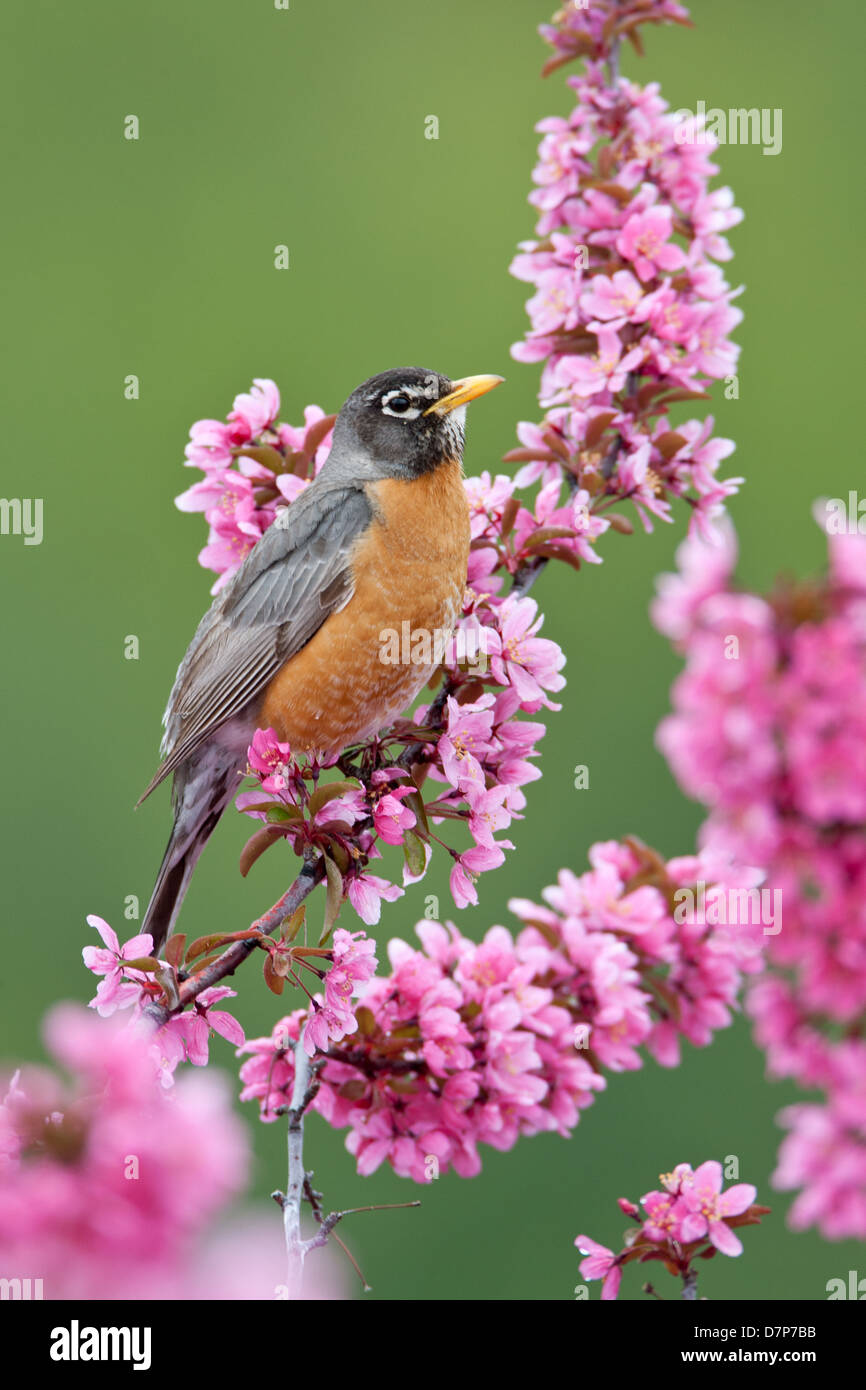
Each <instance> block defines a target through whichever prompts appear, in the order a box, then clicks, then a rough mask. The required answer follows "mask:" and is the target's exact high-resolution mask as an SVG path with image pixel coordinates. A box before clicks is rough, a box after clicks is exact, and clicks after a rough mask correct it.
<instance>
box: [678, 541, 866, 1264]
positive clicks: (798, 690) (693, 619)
mask: <svg viewBox="0 0 866 1390" xmlns="http://www.w3.org/2000/svg"><path fill="white" fill-rule="evenodd" d="M829 542H830V562H829V571H828V573H827V575H826V576H825V577H823V578H820V579H814V580H809V581H805V582H803V583H800V584H794V583H792V582H790V581H785V582H782V583H780V584H779V586H778V587H777V589H776V591H775V592H774V593H773V594H771V595H770V596H769V597H768V598H762V597H759V596H758V595H756V594H751V593H744V592H738V591H737V590H735V589H734V588H733V586H732V584H731V571H732V569H733V565H734V560H735V547H734V542H733V536H732V533H731V532H727V533H726V536H725V540H724V543H723V545H722V546H720V547H712V548H711V547H708V546H705V545H703V544H701V543H699V542H696V543H688V544H687V545H685V546H684V547H682V549H681V551H680V555H679V557H678V558H679V564H680V570H679V573H678V574H677V575H672V576H666V578H665V579H664V581H663V582H662V585H661V588H660V593H659V598H658V599H657V601H656V604H655V609H654V617H655V621H656V624H657V626H658V627H659V628H660V629H661V630H662V631H663V632H665V633H666V634H667V635H668V636H670V637H671V638H672V639H673V640H674V641H675V642H676V644H677V645H678V647H679V648H680V649H681V650H682V651H683V652H684V654H685V658H686V666H685V670H684V671H683V673H682V675H681V676H680V677H679V678H678V680H677V682H676V684H675V686H674V690H673V713H672V714H671V715H669V716H668V717H667V718H666V719H665V720H664V721H663V723H662V725H661V726H660V728H659V734H658V740H659V745H660V747H661V749H662V751H663V752H664V753H665V755H666V757H667V759H668V761H669V762H670V765H671V767H672V769H673V772H674V774H675V776H676V777H677V778H678V780H679V782H680V784H681V786H682V787H683V788H684V790H685V791H686V792H688V793H689V794H690V795H692V796H694V797H695V798H697V799H698V800H700V801H702V802H704V804H705V805H706V806H707V807H708V808H709V816H708V819H707V821H706V823H705V825H704V827H703V831H702V836H701V843H702V844H703V845H705V846H706V847H708V848H710V849H713V850H716V851H718V852H724V853H726V854H730V855H731V856H732V857H734V858H735V859H736V860H739V861H740V862H749V863H757V864H761V865H762V866H764V867H765V868H766V870H767V882H768V885H769V887H770V888H771V889H772V890H773V891H774V892H778V893H779V894H780V895H781V902H782V904H783V906H784V924H783V928H782V930H781V931H780V932H779V933H778V934H777V935H773V936H771V937H769V938H768V958H769V963H770V966H771V971H770V973H769V974H768V975H767V976H766V977H765V978H762V979H761V980H760V981H759V982H758V983H757V984H756V985H755V987H754V988H753V989H752V991H751V994H750V999H749V1010H750V1013H751V1014H752V1017H753V1018H754V1021H755V1036H756V1039H757V1041H758V1043H759V1044H760V1045H761V1046H762V1047H763V1048H764V1049H765V1050H766V1053H767V1059H768V1065H769V1070H770V1073H771V1074H772V1075H774V1076H780V1077H781V1076H787V1077H793V1078H795V1079H796V1080H797V1081H798V1082H799V1083H800V1084H801V1085H802V1086H804V1087H807V1088H810V1089H816V1088H817V1089H818V1090H820V1091H822V1092H823V1093H824V1099H823V1101H822V1102H821V1103H820V1104H802V1105H798V1106H793V1107H791V1108H789V1109H788V1110H787V1111H785V1112H784V1115H783V1117H782V1120H783V1123H784V1124H785V1125H786V1127H787V1128H789V1130H790V1133H789V1135H788V1137H787V1138H786V1139H785V1140H784V1142H783V1144H782V1148H781V1152H780V1160H779V1166H778V1169H777V1171H776V1174H775V1179H774V1180H775V1182H776V1184H777V1185H778V1186H779V1187H782V1188H786V1189H787V1188H800V1189H802V1191H801V1193H800V1195H799V1196H798V1198H797V1199H796V1201H795V1203H794V1206H793V1208H792V1212H791V1222H792V1224H793V1225H794V1226H795V1227H797V1228H800V1227H804V1226H808V1225H817V1226H818V1227H819V1228H820V1229H821V1231H822V1232H823V1233H824V1235H826V1236H828V1237H830V1238H839V1237H842V1236H855V1237H859V1238H861V1239H862V1238H864V1237H866V1081H864V1078H866V1040H864V1026H866V834H864V825H866V538H864V537H862V536H859V535H856V534H853V535H848V534H844V535H837V536H830V538H829Z"/></svg>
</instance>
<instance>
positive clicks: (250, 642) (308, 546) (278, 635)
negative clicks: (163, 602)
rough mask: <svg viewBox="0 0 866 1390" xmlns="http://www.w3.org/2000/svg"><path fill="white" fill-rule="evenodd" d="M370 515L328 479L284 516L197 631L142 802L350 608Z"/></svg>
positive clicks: (357, 495)
mask: <svg viewBox="0 0 866 1390" xmlns="http://www.w3.org/2000/svg"><path fill="white" fill-rule="evenodd" d="M372 516H373V511H372V508H371V506H370V503H369V501H368V500H367V497H366V494H365V493H364V492H363V491H362V490H360V489H359V488H358V487H353V486H346V485H345V484H336V485H335V484H334V483H327V482H325V480H324V479H321V478H320V479H318V480H317V481H316V482H314V483H313V484H312V485H311V486H310V487H309V488H308V489H307V490H306V491H305V492H303V493H301V495H300V497H299V498H298V499H297V501H295V502H293V503H292V504H291V506H290V507H286V508H285V509H284V510H283V511H281V512H280V513H279V514H278V516H277V518H276V520H275V521H274V522H273V524H272V525H271V526H270V527H269V528H268V530H267V531H266V532H265V534H264V535H263V536H262V538H261V540H260V541H258V543H257V544H256V545H255V547H254V548H253V549H252V550H251V551H250V553H249V555H248V556H247V558H246V560H245V561H244V563H243V565H242V566H241V568H240V569H239V570H238V572H237V574H236V575H235V576H234V578H233V579H232V581H231V583H230V584H228V585H227V586H226V588H225V589H224V590H223V591H222V593H220V594H218V595H217V597H216V598H215V599H214V602H213V604H212V605H211V607H210V609H209V611H208V612H207V613H206V614H205V616H204V617H203V618H202V620H201V622H200V623H199V626H198V629H197V631H196V634H195V637H194V638H193V640H192V642H191V643H190V646H189V649H188V651H187V653H186V656H185V657H184V659H183V661H182V662H181V665H180V668H179V670H178V673H177V679H176V680H175V683H174V687H173V689H172V692H171V695H170V696H169V701H168V708H167V709H166V712H165V721H164V722H165V726H166V729H165V737H164V739H163V742H162V753H163V755H164V758H165V761H164V762H163V763H162V764H161V765H160V767H159V769H158V770H157V773H156V775H155V776H154V778H153V780H152V782H151V783H150V786H149V787H148V788H147V791H146V792H145V793H144V796H142V798H141V800H142V801H143V800H144V799H145V797H147V796H149V795H150V793H151V792H152V791H153V790H154V788H155V787H158V786H159V784H160V782H162V781H163V779H164V778H165V777H167V776H168V775H169V773H171V772H174V771H175V770H176V769H177V768H178V767H179V766H180V765H181V763H183V762H185V761H186V759H187V758H188V757H189V756H190V754H191V753H193V752H194V751H195V749H196V748H198V747H199V745H200V744H202V743H204V742H205V741H206V740H207V739H208V738H209V737H210V736H211V734H213V733H214V732H215V731H216V730H217V729H218V728H220V726H221V725H223V724H225V723H227V722H228V720H230V719H232V718H233V717H234V716H235V715H236V714H239V713H240V712H241V711H242V710H243V709H244V708H245V707H246V706H247V705H248V704H249V703H250V701H251V700H253V699H255V697H256V696H257V695H258V694H260V693H261V692H262V691H263V690H264V688H265V687H266V686H267V685H268V683H269V682H270V681H271V679H272V678H273V677H274V676H275V675H276V673H277V672H278V671H279V670H280V668H281V667H282V666H283V665H284V664H285V662H286V661H288V660H289V659H290V657H292V656H294V655H295V654H296V653H297V652H299V651H300V649H301V648H302V647H303V646H305V645H306V643H307V642H309V640H310V638H311V637H312V636H313V635H314V634H315V633H316V632H317V631H318V629H319V628H320V627H321V626H322V624H323V623H324V622H325V620H326V618H328V617H329V616H330V614H331V613H336V612H338V611H339V609H341V608H342V607H344V606H345V604H346V603H348V601H349V599H350V598H351V596H352V591H353V581H352V572H351V552H352V549H353V547H354V545H355V543H356V541H357V540H358V538H359V537H360V536H361V535H362V534H363V532H364V531H365V530H366V529H367V527H368V526H369V524H370V521H371V519H372Z"/></svg>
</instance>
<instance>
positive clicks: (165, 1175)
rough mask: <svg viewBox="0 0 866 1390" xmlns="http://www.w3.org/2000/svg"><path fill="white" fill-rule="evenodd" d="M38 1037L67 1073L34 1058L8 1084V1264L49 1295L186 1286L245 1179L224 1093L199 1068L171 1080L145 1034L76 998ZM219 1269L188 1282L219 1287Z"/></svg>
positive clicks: (9, 1272)
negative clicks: (205, 1241) (156, 1068)
mask: <svg viewBox="0 0 866 1390" xmlns="http://www.w3.org/2000/svg"><path fill="white" fill-rule="evenodd" d="M46 1040H47V1043H48V1047H49V1049H50V1051H51V1052H52V1054H53V1055H54V1056H55V1057H56V1058H57V1060H58V1061H59V1062H60V1064H61V1065H62V1066H63V1068H64V1069H65V1070H66V1071H67V1072H68V1073H69V1074H70V1076H71V1077H73V1078H74V1079H73V1081H72V1082H71V1083H68V1084H67V1083H64V1082H63V1081H61V1079H60V1078H59V1077H58V1076H57V1075H56V1074H55V1073H54V1072H52V1071H49V1070H47V1069H45V1068H33V1069H30V1070H27V1071H24V1072H20V1073H16V1074H15V1076H14V1077H12V1079H11V1081H9V1080H8V1078H7V1084H6V1085H4V1086H3V1087H2V1091H3V1092H5V1098H4V1099H3V1101H2V1104H0V1265H2V1268H3V1272H4V1275H6V1276H10V1277H11V1276H13V1275H14V1276H18V1277H22V1278H23V1277H28V1278H33V1277H38V1278H40V1279H42V1280H43V1295H44V1297H45V1298H55V1299H56V1298H75V1299H79V1298H83V1299H91V1298H111V1299H117V1298H136V1297H151V1298H170V1297H189V1296H191V1290H190V1287H189V1281H190V1278H191V1267H190V1261H191V1259H192V1257H193V1252H194V1248H195V1243H196V1241H197V1240H198V1239H199V1237H200V1236H201V1235H202V1233H203V1232H205V1231H206V1230H207V1228H208V1227H209V1226H211V1225H212V1223H213V1221H214V1219H215V1217H216V1216H217V1215H218V1213H219V1212H220V1211H221V1210H222V1209H223V1208H224V1207H225V1206H226V1204H227V1203H228V1202H229V1201H230V1200H231V1199H233V1198H234V1197H235V1196H236V1195H237V1193H238V1192H239V1191H240V1190H242V1188H243V1186H244V1184H245V1180H246V1174H247V1167H248V1157H249V1156H248V1149H247V1143H246V1139H245V1135H244V1130H243V1126H242V1125H241V1124H240V1122H239V1121H238V1120H237V1118H236V1117H235V1116H234V1115H233V1113H232V1107H231V1098H230V1096H229V1095H227V1093H226V1091H225V1089H224V1087H223V1085H222V1084H221V1082H220V1081H219V1080H218V1079H216V1078H214V1077H213V1076H204V1075H194V1074H190V1075H188V1076H185V1077H183V1078H182V1079H181V1080H179V1081H178V1084H177V1085H176V1087H175V1088H174V1090H173V1091H172V1092H171V1093H169V1094H167V1093H166V1092H164V1091H163V1090H162V1089H161V1088H160V1086H159V1084H158V1082H157V1081H156V1079H155V1077H154V1074H153V1064H152V1059H151V1056H150V1053H149V1048H148V1043H147V1040H146V1039H143V1038H142V1037H141V1036H140V1035H138V1034H136V1033H135V1032H134V1031H132V1030H130V1029H126V1028H121V1027H118V1026H117V1021H116V1020H106V1019H99V1018H96V1017H94V1016H93V1015H88V1014H87V1013H86V1011H84V1010H82V1009H79V1008H78V1007H77V1006H72V1005H61V1006H59V1007H58V1008H56V1009H55V1010H54V1011H53V1012H52V1013H51V1014H50V1015H49V1017H48V1020H47V1025H46ZM220 1280H221V1276H220V1271H219V1270H214V1269H211V1271H210V1273H209V1276H208V1279H207V1283H206V1284H204V1285H199V1286H198V1287H197V1289H196V1290H195V1293H197V1295H198V1296H207V1297H220V1296H221V1294H220V1291H219V1290H220ZM260 1292H261V1293H262V1294H264V1292H265V1291H264V1290H261V1291H260Z"/></svg>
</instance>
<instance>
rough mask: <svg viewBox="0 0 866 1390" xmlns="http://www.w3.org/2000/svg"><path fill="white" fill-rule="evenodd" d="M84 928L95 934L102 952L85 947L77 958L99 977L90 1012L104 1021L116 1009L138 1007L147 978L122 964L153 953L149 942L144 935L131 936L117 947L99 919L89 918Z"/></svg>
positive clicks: (151, 944) (115, 941) (150, 938)
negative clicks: (100, 977) (93, 1010)
mask: <svg viewBox="0 0 866 1390" xmlns="http://www.w3.org/2000/svg"><path fill="white" fill-rule="evenodd" d="M87 925H88V926H90V927H93V928H94V929H95V930H96V931H98V932H99V935H100V936H101V937H102V940H103V941H104V942H105V949H103V948H102V947H99V946H85V947H84V948H83V949H82V952H81V955H82V957H83V959H84V964H85V965H86V966H87V968H88V970H92V971H93V973H94V975H102V976H103V979H102V980H101V981H100V983H99V986H98V988H97V991H96V994H95V996H94V998H93V999H91V1001H90V1008H91V1009H96V1011H97V1013H98V1014H100V1015H101V1016H102V1017H103V1018H108V1017H109V1016H110V1015H111V1014H113V1013H114V1012H115V1010H117V1009H127V1008H129V1007H130V1005H133V1004H136V1003H138V1001H139V1000H140V998H141V987H142V985H143V984H145V983H146V982H147V976H146V975H145V974H143V973H142V972H141V971H139V970H127V968H126V965H125V962H126V961H130V960H136V959H140V958H141V957H142V956H149V955H150V953H151V951H152V950H153V938H152V937H151V936H149V935H148V934H147V933H146V932H145V933H143V934H142V935H140V936H132V937H130V939H129V940H128V941H125V942H124V943H123V946H121V945H120V942H119V941H118V939H117V933H116V932H115V931H114V930H113V929H112V928H111V927H110V926H109V925H108V923H107V922H105V921H103V919H102V918H101V917H96V916H94V915H91V916H89V917H88V918H87Z"/></svg>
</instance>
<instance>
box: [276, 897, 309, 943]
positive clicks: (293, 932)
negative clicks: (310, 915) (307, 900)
mask: <svg viewBox="0 0 866 1390" xmlns="http://www.w3.org/2000/svg"><path fill="white" fill-rule="evenodd" d="M306 916H307V909H306V905H305V904H304V903H301V906H300V907H298V908H296V909H295V911H294V912H293V913H292V915H291V917H288V918H286V920H285V921H284V922H283V932H282V938H283V941H285V942H287V943H288V942H292V941H294V939H295V937H296V936H297V934H298V932H299V931H300V930H301V927H302V926H303V925H304V921H305V920H306Z"/></svg>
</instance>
